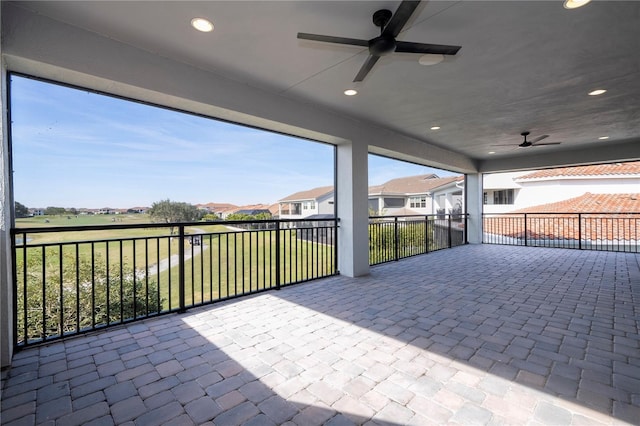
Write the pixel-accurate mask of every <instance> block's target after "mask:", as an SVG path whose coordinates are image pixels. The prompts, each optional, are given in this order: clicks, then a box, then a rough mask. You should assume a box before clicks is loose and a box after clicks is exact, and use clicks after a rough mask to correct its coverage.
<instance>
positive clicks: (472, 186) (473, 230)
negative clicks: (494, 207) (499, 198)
mask: <svg viewBox="0 0 640 426" xmlns="http://www.w3.org/2000/svg"><path fill="white" fill-rule="evenodd" d="M465 194H466V198H467V199H466V202H465V208H466V211H467V213H468V214H469V218H468V219H467V239H468V241H469V243H471V244H481V243H482V205H483V197H482V173H470V174H467V175H466V176H465Z"/></svg>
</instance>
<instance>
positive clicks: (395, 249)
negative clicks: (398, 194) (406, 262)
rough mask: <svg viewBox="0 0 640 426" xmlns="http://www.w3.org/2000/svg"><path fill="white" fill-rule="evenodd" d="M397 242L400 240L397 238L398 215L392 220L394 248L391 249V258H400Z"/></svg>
mask: <svg viewBox="0 0 640 426" xmlns="http://www.w3.org/2000/svg"><path fill="white" fill-rule="evenodd" d="M399 243H400V241H399V239H398V217H397V216H396V217H395V218H394V220H393V248H394V250H393V252H394V258H393V260H398V259H400V256H399V252H400V250H399V245H400V244H399Z"/></svg>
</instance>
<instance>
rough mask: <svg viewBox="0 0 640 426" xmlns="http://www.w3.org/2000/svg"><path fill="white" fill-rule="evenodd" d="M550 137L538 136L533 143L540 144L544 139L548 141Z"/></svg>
mask: <svg viewBox="0 0 640 426" xmlns="http://www.w3.org/2000/svg"><path fill="white" fill-rule="evenodd" d="M548 137H549V135H542V136H538V137H537V138H535V139H534V140H532V141H531V142H532V143H536V142H540V141H541V140H542V139H546V138H548Z"/></svg>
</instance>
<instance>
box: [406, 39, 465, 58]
mask: <svg viewBox="0 0 640 426" xmlns="http://www.w3.org/2000/svg"><path fill="white" fill-rule="evenodd" d="M461 47H462V46H447V45H445V44H427V43H412V42H410V41H396V52H406V53H434V54H440V55H455V54H456V53H458V50H460V48H461Z"/></svg>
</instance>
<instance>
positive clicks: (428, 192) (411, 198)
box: [369, 174, 464, 216]
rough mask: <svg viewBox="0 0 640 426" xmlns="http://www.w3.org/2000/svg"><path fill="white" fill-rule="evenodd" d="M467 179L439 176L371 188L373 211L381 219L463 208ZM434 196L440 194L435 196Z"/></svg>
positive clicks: (370, 197) (398, 181)
mask: <svg viewBox="0 0 640 426" xmlns="http://www.w3.org/2000/svg"><path fill="white" fill-rule="evenodd" d="M463 182H464V176H452V177H445V178H440V177H438V176H437V175H435V174H426V175H417V176H408V177H402V178H397V179H392V180H390V181H388V182H385V183H383V184H382V185H376V186H371V187H369V209H370V210H371V212H373V213H374V214H376V215H379V216H395V215H427V214H435V213H437V212H438V211H440V212H442V213H449V212H450V211H451V210H452V209H454V208H456V207H458V208H460V209H462V200H463V196H462V186H460V185H461V184H462V183H463ZM434 194H437V195H436V197H434Z"/></svg>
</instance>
